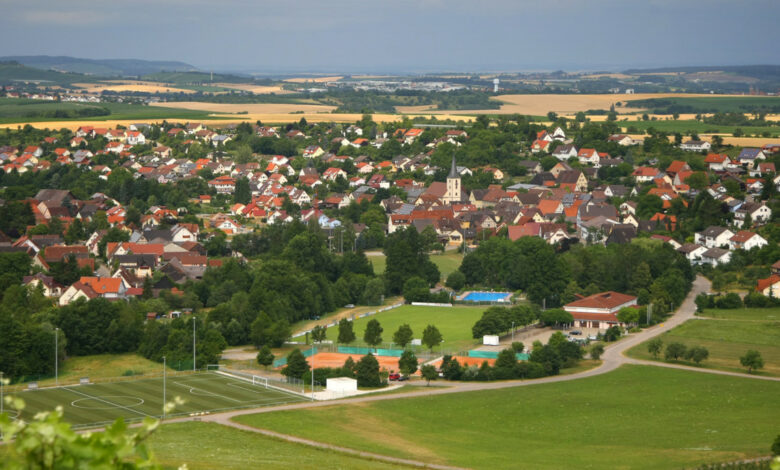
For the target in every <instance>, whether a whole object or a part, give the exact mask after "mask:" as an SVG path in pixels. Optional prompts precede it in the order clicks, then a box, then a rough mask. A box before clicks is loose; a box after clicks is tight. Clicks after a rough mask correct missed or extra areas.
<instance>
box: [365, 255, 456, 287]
mask: <svg viewBox="0 0 780 470" xmlns="http://www.w3.org/2000/svg"><path fill="white" fill-rule="evenodd" d="M366 256H367V257H368V260H369V261H371V263H372V264H373V265H374V273H376V274H382V273H383V272H385V266H387V261H386V259H385V255H384V254H382V253H379V254H371V255H366ZM430 258H431V261H433V262H434V263H435V264H436V266H438V267H439V272H440V273H441V280H442V282H443V281H445V280H447V276H448V275H449V274H450V273H451V272H453V271H456V270H457V269H458V268H459V267H460V263H461V262H462V261H463V255H462V254H460V253H453V252H448V253H445V254H438V255H430Z"/></svg>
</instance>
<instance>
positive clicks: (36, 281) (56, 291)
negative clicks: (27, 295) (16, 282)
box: [22, 273, 63, 297]
mask: <svg viewBox="0 0 780 470" xmlns="http://www.w3.org/2000/svg"><path fill="white" fill-rule="evenodd" d="M22 284H23V285H25V286H27V287H31V288H33V289H37V288H38V287H40V288H41V289H42V290H43V295H45V296H46V297H59V296H61V295H62V287H63V286H62V285H60V284H58V283H57V282H56V281H55V280H54V278H53V277H51V276H46V275H44V274H42V273H36V274H34V275H32V276H25V277H24V279H22Z"/></svg>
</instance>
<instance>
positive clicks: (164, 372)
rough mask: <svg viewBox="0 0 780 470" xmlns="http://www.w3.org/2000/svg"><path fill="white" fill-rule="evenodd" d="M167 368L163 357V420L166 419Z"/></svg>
mask: <svg viewBox="0 0 780 470" xmlns="http://www.w3.org/2000/svg"><path fill="white" fill-rule="evenodd" d="M166 371H167V369H166V367H165V356H163V414H162V419H165V376H166V375H167V374H166Z"/></svg>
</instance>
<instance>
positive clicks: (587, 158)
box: [577, 148, 599, 165]
mask: <svg viewBox="0 0 780 470" xmlns="http://www.w3.org/2000/svg"><path fill="white" fill-rule="evenodd" d="M577 159H579V161H580V163H581V164H582V165H588V164H590V165H598V163H599V153H598V151H596V149H588V148H584V149H580V151H579V153H577Z"/></svg>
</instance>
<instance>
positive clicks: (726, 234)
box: [693, 225, 734, 248]
mask: <svg viewBox="0 0 780 470" xmlns="http://www.w3.org/2000/svg"><path fill="white" fill-rule="evenodd" d="M733 236H734V232H732V231H731V230H729V229H727V228H726V227H719V226H717V225H711V226H709V227H707V228H706V229H704V230H703V231H701V232H697V233H696V234H695V235H694V237H693V241H694V243H696V244H699V245H704V246H706V247H707V248H719V247H722V246H729V240H730V239H731V237H733Z"/></svg>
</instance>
